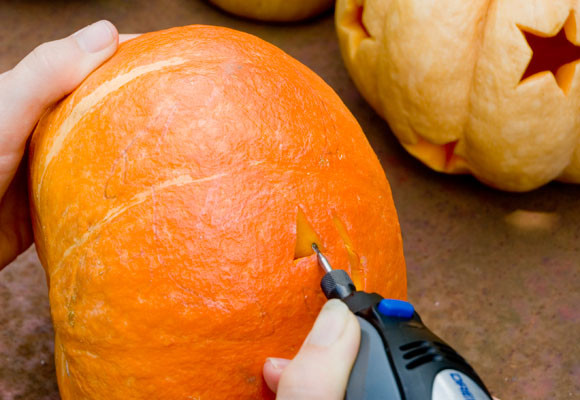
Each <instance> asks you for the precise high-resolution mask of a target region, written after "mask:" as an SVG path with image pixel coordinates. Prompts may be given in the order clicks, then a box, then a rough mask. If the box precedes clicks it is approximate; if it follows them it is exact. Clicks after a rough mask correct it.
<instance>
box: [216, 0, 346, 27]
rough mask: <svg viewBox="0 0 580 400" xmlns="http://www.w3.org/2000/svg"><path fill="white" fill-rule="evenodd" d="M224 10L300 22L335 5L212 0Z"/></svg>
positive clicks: (327, 1) (320, 0)
mask: <svg viewBox="0 0 580 400" xmlns="http://www.w3.org/2000/svg"><path fill="white" fill-rule="evenodd" d="M210 1H211V2H212V3H214V4H215V5H217V6H218V7H220V8H222V9H223V10H225V11H227V12H230V13H232V14H236V15H239V16H241V17H246V18H252V19H257V20H261V21H273V22H274V21H275V22H283V21H299V20H302V19H306V18H310V17H314V16H315V15H318V14H320V13H322V12H324V11H326V10H328V9H329V8H330V7H331V6H332V5H333V4H334V1H333V0H210Z"/></svg>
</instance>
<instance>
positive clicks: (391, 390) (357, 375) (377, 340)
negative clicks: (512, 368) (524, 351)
mask: <svg viewBox="0 0 580 400" xmlns="http://www.w3.org/2000/svg"><path fill="white" fill-rule="evenodd" d="M312 249H313V250H314V251H315V252H316V255H317V258H318V263H319V264H320V266H321V267H322V268H324V270H325V272H326V274H325V275H324V277H323V278H322V281H321V283H320V286H321V288H322V291H323V292H324V294H325V296H326V297H327V298H328V299H340V300H342V301H343V302H344V303H345V304H346V305H347V306H348V308H349V309H350V311H352V312H353V313H354V314H355V315H356V316H357V318H358V321H359V324H360V328H361V342H360V347H359V351H358V356H357V359H356V361H355V364H354V366H353V368H352V371H351V374H350V378H349V382H348V386H347V390H346V397H345V398H346V399H348V400H363V399H368V400H371V399H376V400H378V399H388V400H427V399H430V400H491V395H490V394H489V392H488V391H487V389H486V388H485V386H484V384H483V382H482V381H481V379H480V378H479V376H478V375H477V374H476V372H475V371H474V370H473V368H472V367H471V366H470V365H469V364H468V363H467V362H466V361H465V360H464V359H463V358H462V357H461V356H460V355H459V354H458V353H457V352H456V351H455V350H453V349H452V348H451V347H450V346H449V345H448V344H446V343H445V342H444V341H443V340H441V339H440V338H439V337H437V336H436V335H435V334H433V333H432V332H431V331H430V330H429V329H428V328H427V327H426V326H425V325H424V324H423V322H422V321H421V318H420V317H419V314H417V312H416V311H415V310H414V307H413V305H412V304H410V303H408V302H406V301H401V300H393V299H384V298H383V297H382V296H380V295H378V294H376V293H367V292H363V291H358V290H356V287H355V286H354V284H353V282H352V280H351V279H350V277H349V275H348V274H347V273H346V271H344V270H340V269H336V270H335V269H333V268H332V267H331V265H330V263H329V261H328V259H327V258H326V257H325V256H324V255H323V254H322V253H321V252H320V250H319V248H318V246H317V245H316V244H312Z"/></svg>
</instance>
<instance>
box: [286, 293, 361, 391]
mask: <svg viewBox="0 0 580 400" xmlns="http://www.w3.org/2000/svg"><path fill="white" fill-rule="evenodd" d="M359 343H360V326H359V324H358V321H357V319H356V317H355V316H354V314H353V313H351V312H350V310H349V309H348V307H347V306H346V305H345V304H344V303H343V302H342V301H340V300H330V301H328V302H327V303H326V305H325V306H324V307H323V308H322V311H321V312H320V315H319V316H318V318H317V320H316V322H315V323H314V327H313V328H312V330H311V331H310V333H309V334H308V336H307V338H306V340H305V341H304V344H303V345H302V347H301V348H300V351H299V352H298V354H297V355H296V357H294V359H293V360H292V361H291V362H290V363H289V364H288V366H286V367H285V368H284V370H283V372H282V375H281V377H280V381H279V383H278V396H277V397H276V398H277V399H278V400H290V399H292V400H296V399H300V400H315V399H316V400H318V399H320V400H322V399H324V400H332V399H336V400H341V399H343V398H344V393H345V391H346V385H347V382H348V377H349V375H350V370H351V368H352V365H353V364H354V360H355V358H356V355H357V352H358V346H359Z"/></svg>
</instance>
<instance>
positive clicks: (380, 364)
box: [345, 317, 402, 400]
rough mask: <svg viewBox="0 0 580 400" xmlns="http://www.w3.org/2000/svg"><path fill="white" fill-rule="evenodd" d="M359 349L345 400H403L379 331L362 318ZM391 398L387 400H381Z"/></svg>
mask: <svg viewBox="0 0 580 400" xmlns="http://www.w3.org/2000/svg"><path fill="white" fill-rule="evenodd" d="M357 318H358V322H359V324H360V330H361V332H360V333H361V334H360V346H359V349H358V355H357V358H356V361H355V363H354V366H353V367H352V370H351V372H350V378H349V380H348V386H347V388H346V396H345V400H365V399H383V398H385V399H389V400H402V399H401V396H400V394H399V393H400V392H399V387H398V385H397V381H396V377H395V374H393V369H392V367H391V362H390V361H389V358H388V356H387V352H386V351H385V347H384V345H383V339H382V338H381V336H380V335H379V333H378V331H377V330H376V329H375V328H374V327H373V326H372V325H371V324H369V323H368V322H367V321H365V320H364V319H362V318H361V317H357ZM381 393H382V394H388V397H385V396H383V397H381Z"/></svg>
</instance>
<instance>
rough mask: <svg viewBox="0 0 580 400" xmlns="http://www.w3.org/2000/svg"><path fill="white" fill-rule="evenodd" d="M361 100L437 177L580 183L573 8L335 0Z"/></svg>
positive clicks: (540, 3) (579, 36) (579, 81)
mask: <svg viewBox="0 0 580 400" xmlns="http://www.w3.org/2000/svg"><path fill="white" fill-rule="evenodd" d="M336 25H337V31H338V37H339V39H340V42H341V49H342V53H343V58H344V60H345V63H346V66H347V68H348V70H349V72H350V74H351V76H352V78H353V80H354V81H355V83H356V85H357V86H358V88H359V89H360V91H361V93H362V94H363V96H364V97H365V98H366V99H367V100H368V101H369V103H370V104H371V105H372V106H373V108H374V109H375V110H376V111H377V112H378V113H379V114H381V115H382V116H383V117H384V118H385V119H386V120H387V121H388V123H389V125H390V127H391V129H392V131H393V132H394V133H395V135H396V136H397V137H398V138H399V140H400V141H401V143H402V145H403V146H404V147H405V148H406V149H407V150H408V151H409V152H410V153H411V154H413V155H414V156H415V157H417V158H419V159H420V160H421V161H423V162H424V163H425V164H427V165H428V166H430V167H431V168H433V169H435V170H437V171H443V172H448V173H466V172H471V173H473V174H474V175H475V176H476V177H477V178H479V179H480V180H482V181H484V182H486V183H488V184H490V185H492V186H495V187H497V188H501V189H505V190H512V191H525V190H530V189H533V188H536V187H538V186H541V185H543V184H545V183H547V182H549V181H550V180H552V179H559V180H563V181H567V182H575V183H578V182H580V118H579V115H580V113H579V110H580V71H579V69H580V63H579V60H580V47H578V46H579V45H580V29H577V27H578V26H580V2H579V1H577V0H574V1H568V0H562V1H552V0H533V1H530V0H506V1H490V0H477V1H462V0H446V1H439V2H425V1H421V0H389V1H382V0H365V1H364V2H363V1H362V0H338V2H337V8H336Z"/></svg>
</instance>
